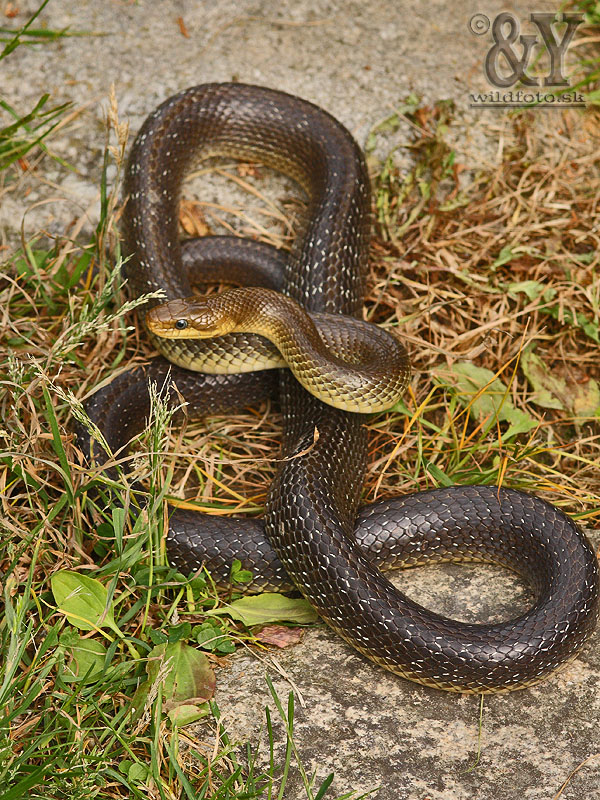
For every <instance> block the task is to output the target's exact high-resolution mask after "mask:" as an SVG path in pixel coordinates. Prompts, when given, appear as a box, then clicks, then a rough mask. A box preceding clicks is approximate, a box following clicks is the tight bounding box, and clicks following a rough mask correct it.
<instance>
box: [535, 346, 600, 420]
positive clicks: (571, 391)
mask: <svg viewBox="0 0 600 800" xmlns="http://www.w3.org/2000/svg"><path fill="white" fill-rule="evenodd" d="M521 366H522V369H523V372H524V373H525V376H526V377H527V380H528V381H529V382H530V384H531V386H532V387H533V389H534V393H533V395H532V396H531V401H532V402H533V403H536V405H538V406H541V407H542V408H555V409H559V410H561V411H570V412H571V413H572V414H573V415H574V416H576V417H594V416H596V417H598V416H600V386H599V385H598V382H597V381H595V380H594V379H593V378H590V379H589V380H587V381H586V382H585V383H575V382H574V381H572V380H569V381H568V382H567V380H566V379H565V378H562V377H560V376H559V375H554V374H552V372H551V371H550V370H549V369H548V367H547V366H546V365H545V364H544V362H543V361H542V359H541V358H540V357H539V356H537V355H536V354H535V353H534V352H532V351H531V350H528V351H526V352H525V353H523V356H522V358H521Z"/></svg>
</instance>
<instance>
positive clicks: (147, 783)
mask: <svg viewBox="0 0 600 800" xmlns="http://www.w3.org/2000/svg"><path fill="white" fill-rule="evenodd" d="M21 38H24V37H23V36H22V37H21ZM2 55H3V56H5V55H7V53H6V49H5V51H4V53H3V54H2ZM46 105H47V100H44V102H42V101H40V103H38V104H37V105H36V106H35V107H34V109H33V110H31V111H30V112H28V113H26V114H20V113H19V112H17V111H16V110H14V109H11V108H9V107H8V106H7V105H6V104H4V105H3V108H4V110H5V111H6V112H7V113H9V114H10V116H11V117H12V119H13V120H14V121H12V122H10V124H9V125H8V126H6V127H5V128H4V129H3V130H2V132H0V159H2V160H1V161H0V166H1V167H2V169H3V173H2V174H3V179H2V180H3V183H2V184H1V185H0V193H1V192H2V191H9V190H10V188H11V186H12V185H13V183H14V181H15V180H16V177H17V175H18V174H19V173H18V171H19V170H20V171H23V170H27V169H28V168H29V167H30V165H29V164H27V163H26V161H24V159H25V156H26V154H27V153H29V152H35V153H36V155H41V156H42V157H46V158H47V157H51V153H50V150H47V149H44V148H45V147H46V146H47V142H49V141H51V139H50V137H51V135H52V133H53V132H54V131H55V130H56V128H57V126H59V125H61V124H67V123H68V113H69V111H68V109H67V108H66V107H60V108H57V109H53V110H52V111H51V112H47V111H46ZM597 122H598V119H597V116H596V114H595V112H593V111H589V112H587V113H586V114H581V113H579V112H573V111H564V112H553V115H552V117H551V118H550V116H549V115H544V113H539V112H535V111H530V112H527V113H525V114H521V115H518V116H507V117H505V118H502V119H501V120H499V121H498V122H496V123H494V124H495V125H496V129H495V130H494V131H492V133H493V135H494V136H495V137H496V139H497V141H498V142H500V143H501V147H500V148H499V150H498V151H497V152H496V153H494V154H493V157H491V158H490V163H481V164H479V165H477V166H475V165H473V163H472V161H471V159H470V157H469V155H468V154H465V153H461V152H460V151H459V150H458V149H457V147H456V146H454V147H453V146H451V145H450V144H449V142H450V141H451V139H452V124H453V111H452V108H451V106H450V105H449V104H447V103H441V104H439V105H437V106H435V107H431V108H428V107H424V106H423V105H422V104H420V103H419V102H418V100H417V99H416V98H408V99H407V102H406V103H405V105H404V106H403V107H402V109H400V110H399V113H398V114H396V115H394V116H392V117H390V118H389V119H388V120H386V121H385V123H384V124H382V125H381V126H379V127H378V129H376V130H374V131H373V134H372V137H371V138H370V140H369V144H370V147H369V150H370V159H371V166H372V172H373V180H374V214H375V218H376V226H375V227H376V231H375V233H376V235H375V239H374V241H373V245H372V251H371V273H370V278H369V294H368V298H367V303H366V315H367V317H368V318H369V319H371V320H373V321H375V322H378V323H379V324H382V325H385V326H389V327H396V326H399V329H400V331H401V334H402V336H403V337H404V339H405V341H406V342H407V343H408V346H409V348H410V350H411V357H412V362H413V366H414V379H413V381H412V384H411V387H410V390H409V392H408V393H407V395H406V397H405V399H404V401H403V402H402V403H401V404H399V405H398V407H397V408H396V409H394V411H393V412H392V413H390V414H385V415H379V416H377V417H373V418H372V419H371V420H370V421H369V429H370V432H371V439H370V442H371V444H370V455H371V458H370V465H369V472H368V476H367V480H366V483H365V491H364V499H365V502H368V501H370V500H372V499H373V498H375V497H383V496H390V495H394V494H398V493H405V492H408V491H420V490H422V489H425V488H428V487H430V486H434V485H445V484H449V483H454V482H458V483H482V482H483V483H489V484H496V483H502V484H505V485H508V486H513V487H519V488H523V489H525V490H528V491H533V492H535V493H536V494H538V495H541V496H543V497H544V498H546V499H549V500H551V501H553V502H555V503H557V504H558V505H560V506H561V507H562V508H564V509H565V510H566V511H567V512H569V513H571V514H573V515H574V516H575V517H577V518H579V519H581V520H583V521H584V522H585V523H586V524H589V525H594V524H596V521H597V519H598V517H599V516H600V472H599V470H598V463H599V460H600V459H599V445H600V428H599V420H600V396H599V389H598V387H599V386H600V374H599V373H600V367H599V364H600V359H599V358H598V351H599V347H600V275H599V270H600V266H599V255H598V253H599V252H600V248H599V247H598V236H599V234H598V231H599V229H600V226H599V222H600V211H599V209H598V201H597V198H598V196H599V191H598V190H599V182H600V156H599V155H598V153H599V152H600V149H599V147H598V138H597V133H596V131H597ZM110 125H111V136H112V139H111V143H110V146H108V147H107V149H106V158H105V163H104V176H103V179H102V182H101V186H100V196H101V213H100V219H99V222H98V225H97V228H96V229H95V230H94V231H93V232H91V234H90V236H89V238H87V239H85V238H78V239H77V240H75V241H74V240H72V239H70V238H68V237H67V236H65V237H64V238H62V237H57V238H56V239H55V240H54V241H53V242H49V241H48V239H46V238H44V237H43V236H40V237H39V238H34V239H33V240H30V241H27V242H24V243H23V245H22V247H20V248H18V249H17V250H15V251H14V252H13V253H12V254H11V255H10V256H9V258H8V260H7V263H6V265H5V269H4V271H3V272H4V277H3V278H2V281H1V283H0V291H1V294H2V298H1V307H2V309H3V322H2V326H3V334H4V341H5V343H6V351H5V355H4V356H3V363H2V367H1V372H0V374H1V376H2V377H1V381H0V404H1V409H2V425H1V430H0V436H1V437H2V443H1V448H2V449H1V451H0V502H1V503H2V513H1V519H0V525H1V527H2V537H1V543H0V565H1V570H2V574H3V576H5V578H4V583H3V599H4V616H3V618H2V620H1V621H0V652H1V654H2V657H1V658H0V786H2V787H3V788H2V789H0V799H1V800H11V798H19V797H23V796H29V797H30V798H44V800H49V799H50V798H69V800H76V799H77V798H83V797H86V798H87V797H94V796H102V797H115V798H117V797H140V798H141V797H144V798H147V797H153V798H154V797H156V798H172V797H186V798H243V797H245V798H252V797H256V798H259V797H260V798H269V799H271V798H273V799H274V798H282V797H284V796H285V787H286V782H287V780H288V777H289V775H290V768H291V765H292V763H293V762H294V761H295V762H296V765H297V769H298V772H299V774H300V777H301V780H302V782H303V784H304V786H305V791H306V796H307V797H308V798H313V800H321V798H322V797H324V796H327V797H329V796H330V795H329V790H330V788H331V777H327V778H326V779H325V780H324V781H323V782H322V783H321V785H320V786H316V785H315V780H314V776H311V775H309V774H307V773H306V772H305V770H304V768H303V767H302V760H301V753H299V752H298V750H297V748H296V745H295V743H294V695H293V693H290V695H289V697H288V703H287V707H286V706H284V704H282V702H281V701H280V699H279V697H278V696H277V693H276V691H275V688H274V687H273V684H272V683H270V682H269V683H268V689H269V691H270V693H271V697H272V699H273V702H274V707H275V712H276V716H275V718H272V716H271V712H269V710H268V709H267V711H266V718H265V725H266V730H265V737H264V738H266V743H267V755H266V758H260V759H259V758H258V757H257V752H256V750H254V749H251V748H249V749H248V750H247V751H246V753H244V754H240V752H239V749H238V748H237V747H235V745H234V743H232V742H231V741H230V740H229V738H228V735H227V732H226V730H225V728H224V726H223V725H222V723H221V721H220V715H219V710H218V708H217V707H216V706H215V704H214V703H213V702H212V700H210V699H207V701H206V703H201V704H199V706H198V707H197V708H196V711H195V713H197V714H199V715H200V716H201V717H202V716H206V718H207V719H208V720H210V721H211V723H212V724H211V725H209V724H206V723H205V724H204V727H203V728H202V729H201V730H202V731H203V734H202V735H203V736H204V737H205V738H204V740H199V739H198V737H197V736H194V737H192V736H190V735H189V734H188V733H187V729H186V728H185V727H184V726H179V725H178V724H175V722H176V721H177V720H176V718H175V717H174V716H173V713H172V706H173V702H172V701H173V696H172V694H171V695H170V694H169V692H170V691H171V690H172V686H171V688H170V689H169V682H168V679H165V673H164V672H161V671H160V669H159V671H158V672H153V671H152V668H151V667H152V664H153V663H156V660H157V657H158V656H157V653H160V652H162V653H164V652H165V651H166V652H168V653H170V654H173V655H172V657H173V658H174V659H175V658H176V659H179V661H178V663H180V662H181V663H183V662H184V661H185V660H186V659H187V661H186V663H187V664H188V665H191V666H190V668H189V670H188V672H189V675H191V677H190V678H189V679H190V680H191V681H192V684H193V686H197V684H198V682H200V681H201V680H203V679H206V675H207V674H208V675H210V671H211V670H212V668H213V667H214V668H215V669H217V671H218V667H219V665H220V664H221V663H222V659H223V658H226V657H227V656H228V654H229V653H231V652H232V651H233V650H235V649H236V647H237V646H239V644H240V643H242V642H244V643H248V642H252V641H254V640H253V637H252V636H251V633H250V632H249V631H248V630H247V629H246V628H245V627H244V626H243V625H242V624H241V623H239V622H235V621H234V620H229V619H228V618H227V617H223V616H220V615H219V616H215V615H210V614H209V615H208V616H207V615H206V614H207V612H214V611H215V610H216V611H219V610H220V609H222V603H223V598H222V597H221V596H220V595H219V594H218V593H217V592H216V590H215V588H214V586H213V585H212V582H211V580H210V577H209V576H205V575H199V576H195V577H194V578H193V579H188V578H186V577H184V576H182V575H179V574H177V573H176V572H175V571H174V570H172V569H170V568H169V566H168V564H167V563H166V559H165V556H164V549H163V526H164V519H165V503H164V501H165V499H167V498H170V499H171V500H176V501H177V502H179V503H182V502H185V503H187V504H189V505H192V506H193V505H197V506H199V507H202V508H203V509H204V510H210V511H212V512H213V513H231V512H236V513H247V514H256V513H260V511H261V510H262V506H263V503H264V498H265V490H266V487H267V486H268V484H269V481H270V478H271V477H272V475H273V472H274V470H275V468H276V465H277V463H276V460H277V457H278V441H279V434H280V419H279V416H278V413H277V411H276V409H270V408H266V407H265V408H255V409H251V410H249V411H248V413H246V414H244V415H238V416H234V417H231V416H230V417H227V418H213V419H210V420H203V421H200V422H197V421H193V420H190V421H189V422H188V424H187V426H186V428H185V429H184V430H183V431H182V430H180V429H178V428H177V427H176V426H173V425H172V424H171V415H170V412H169V411H168V410H167V409H166V408H165V406H164V405H163V404H162V403H161V400H160V397H158V396H157V397H156V398H155V402H154V406H153V419H154V425H153V426H152V428H151V433H150V434H148V438H147V439H146V441H142V442H141V443H140V445H139V447H138V448H137V449H136V450H135V453H134V456H133V458H134V464H135V470H134V475H133V477H132V478H126V477H125V476H123V477H122V478H121V479H119V480H114V479H111V478H109V477H106V476H104V475H102V474H99V473H98V472H97V470H96V469H95V468H94V467H93V466H89V465H85V464H84V463H83V462H82V460H81V458H80V455H79V454H78V452H77V450H76V447H75V445H74V442H73V436H72V433H71V419H72V416H73V415H75V416H77V415H79V416H81V413H82V412H81V399H82V398H84V397H85V396H86V395H87V394H88V393H90V392H91V391H92V390H93V389H94V388H95V387H96V386H97V385H98V384H99V383H100V382H102V381H104V380H108V379H110V377H111V376H113V375H115V374H116V373H117V372H120V371H122V370H125V369H128V368H130V367H131V366H132V365H134V364H136V363H140V361H142V360H143V359H144V358H146V357H147V356H148V355H149V354H150V348H149V345H148V343H147V342H146V340H145V337H144V332H143V331H142V330H140V329H139V327H138V325H137V323H136V322H135V320H134V319H133V317H132V315H131V314H130V311H131V309H132V307H133V306H132V305H131V304H127V302H126V298H125V295H124V291H123V286H122V283H121V281H120V279H119V273H118V270H115V269H114V266H113V265H114V264H119V263H120V257H121V253H120V244H119V237H118V219H119V213H120V204H119V187H118V182H119V175H120V170H121V168H122V163H123V155H124V152H125V146H126V140H127V130H126V126H125V125H123V124H122V123H120V122H119V120H118V117H117V113H116V107H115V105H114V103H113V107H112V111H111V116H110ZM390 130H391V131H393V130H401V131H406V132H407V133H406V142H405V146H404V147H403V155H404V156H405V157H406V159H407V160H408V161H409V162H410V165H411V166H410V168H409V169H400V168H399V167H398V166H396V161H395V158H394V157H393V156H391V157H390V158H386V159H384V160H382V161H377V160H376V158H375V155H374V153H375V152H378V151H379V149H381V144H382V141H383V140H384V138H385V136H386V134H387V133H388V132H389V131H390ZM376 145H379V147H376ZM111 163H116V164H117V167H118V177H117V180H116V182H115V184H114V185H113V186H111V187H109V186H108V182H107V180H106V174H107V170H108V167H109V165H110V164H111ZM220 174H221V176H225V179H230V180H231V181H233V182H234V183H235V185H236V186H237V187H238V188H240V189H241V190H243V191H246V190H248V191H251V193H252V195H253V196H255V197H256V195H259V199H260V196H261V195H262V191H261V172H260V170H258V169H256V168H255V167H252V166H247V165H235V166H230V167H228V168H220ZM248 187H251V188H250V189H248ZM185 211H186V227H187V230H188V233H193V231H194V229H195V226H199V228H200V229H201V231H202V232H213V231H214V232H220V231H222V230H223V229H226V228H227V227H228V226H230V225H231V224H235V225H236V227H237V229H240V230H242V232H243V233H244V234H246V235H251V236H263V237H264V236H265V235H267V236H268V238H269V240H270V241H275V242H277V243H280V244H282V245H284V246H285V245H286V243H287V242H288V241H289V237H290V230H291V229H292V228H293V221H294V218H295V217H296V216H297V211H298V201H297V200H296V199H291V200H290V199H288V198H285V199H284V202H283V203H282V204H280V205H277V206H276V207H273V204H272V201H271V200H266V199H265V201H264V204H263V205H262V206H261V207H260V209H259V210H258V211H257V212H256V214H254V215H250V214H247V213H246V212H245V211H244V212H242V211H241V210H236V209H233V210H231V209H230V210H229V212H228V213H227V215H225V214H223V212H222V210H221V209H219V208H215V207H214V206H208V205H203V204H202V203H197V202H194V201H189V202H188V203H187V204H186V206H185ZM276 223H278V225H279V227H277V224H276ZM133 479H139V480H141V481H142V482H143V483H144V485H145V487H146V488H145V490H144V491H143V492H140V491H139V490H137V489H135V488H134V486H133V483H132V480H133ZM140 507H141V513H140V511H139V510H138V509H139V508H140ZM105 509H108V511H106V510H105ZM73 572H74V573H75V575H76V576H79V577H78V578H76V579H75V578H70V580H74V581H75V583H74V584H73V592H72V596H71V593H69V592H68V593H67V597H66V598H61V597H58V598H57V592H56V591H55V592H53V591H52V583H51V581H52V578H53V576H54V580H55V581H56V576H57V575H62V576H63V577H64V576H65V575H67V576H68V575H72V573H73ZM82 576H83V577H84V578H87V579H90V580H91V583H90V582H88V583H86V582H85V581H84V580H83V578H82ZM86 591H87V592H88V594H87V595H86ZM232 591H233V594H231V595H229V596H227V597H226V599H227V600H235V598H236V597H237V591H236V587H235V586H234V587H233V590H232ZM73 598H74V599H73ZM82 598H83V599H82ZM86 598H87V599H86ZM90 598H91V599H90ZM94 598H95V600H94ZM73 602H75V605H73ZM160 648H163V649H162V650H160ZM169 648H170V649H169ZM191 651H193V653H194V654H200V655H201V656H202V657H201V658H200V655H192V654H191ZM163 661H164V659H163ZM161 663H162V662H161ZM182 669H183V668H182ZM174 720H175V722H174ZM259 764H260V765H263V764H266V766H259Z"/></svg>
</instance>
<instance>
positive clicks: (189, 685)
mask: <svg viewBox="0 0 600 800" xmlns="http://www.w3.org/2000/svg"><path fill="white" fill-rule="evenodd" d="M167 662H168V673H167V675H166V677H165V679H164V683H163V705H164V707H165V710H166V711H170V710H171V709H172V708H176V707H177V706H179V705H182V704H187V705H192V704H193V705H199V704H201V703H204V702H205V701H206V700H210V698H211V697H212V696H213V694H214V691H215V683H216V680H215V673H214V672H213V671H212V669H211V666H210V662H209V660H208V658H207V657H206V656H205V654H204V653H201V652H200V651H199V650H196V649H195V648H194V647H190V645H188V644H184V643H183V642H182V641H178V642H173V643H171V644H159V645H157V646H156V647H154V648H153V650H152V652H151V653H150V655H149V656H148V666H147V672H148V677H149V679H150V682H152V683H153V682H154V681H155V680H156V679H157V677H158V675H159V671H160V670H162V668H163V667H164V665H165V664H166V663H167Z"/></svg>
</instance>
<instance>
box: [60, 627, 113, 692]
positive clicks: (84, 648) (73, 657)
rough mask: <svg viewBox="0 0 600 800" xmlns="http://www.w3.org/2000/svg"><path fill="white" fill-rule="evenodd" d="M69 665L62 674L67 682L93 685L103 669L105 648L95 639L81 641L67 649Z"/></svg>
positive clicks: (80, 639)
mask: <svg viewBox="0 0 600 800" xmlns="http://www.w3.org/2000/svg"><path fill="white" fill-rule="evenodd" d="M67 655H69V656H70V660H69V663H68V664H67V667H66V669H65V672H64V674H63V678H64V679H65V680H67V681H83V682H84V683H95V682H96V680H97V679H98V678H99V677H100V675H101V674H102V670H103V669H104V660H105V657H106V647H105V646H104V645H103V644H102V642H98V641H96V640H95V639H82V638H81V637H78V641H77V642H75V643H72V644H71V645H70V646H69V647H68V648H67Z"/></svg>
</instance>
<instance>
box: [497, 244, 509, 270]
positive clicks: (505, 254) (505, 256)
mask: <svg viewBox="0 0 600 800" xmlns="http://www.w3.org/2000/svg"><path fill="white" fill-rule="evenodd" d="M513 256H514V253H513V249H512V247H511V246H510V245H506V247H503V248H502V250H500V253H499V254H498V257H497V258H496V260H495V261H494V263H493V264H492V269H496V268H497V267H501V266H502V265H503V264H508V263H509V262H510V261H512V259H513Z"/></svg>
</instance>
